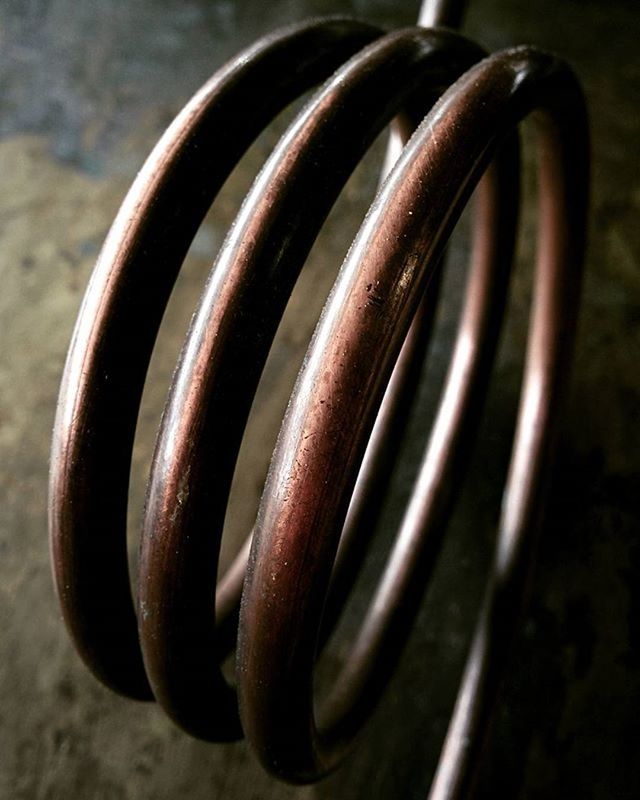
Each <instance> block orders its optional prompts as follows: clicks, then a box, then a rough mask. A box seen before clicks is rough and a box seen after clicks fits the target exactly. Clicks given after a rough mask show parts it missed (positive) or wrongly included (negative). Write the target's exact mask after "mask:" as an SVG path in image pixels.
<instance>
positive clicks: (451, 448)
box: [237, 48, 588, 798]
mask: <svg viewBox="0 0 640 800" xmlns="http://www.w3.org/2000/svg"><path fill="white" fill-rule="evenodd" d="M534 110H538V111H539V112H540V114H539V115H538V116H539V119H540V122H541V125H540V138H541V158H540V182H541V190H540V235H539V255H538V269H537V278H536V286H535V300H534V306H533V315H532V323H531V333H530V338H529V345H528V354H527V361H526V367H525V378H524V386H523V392H522V401H521V407H520V414H519V421H518V427H517V431H516V438H515V444H514V450H513V456H512V463H511V469H510V474H509V479H508V482H507V487H506V491H505V497H504V507H503V515H502V519H501V523H500V533H499V538H498V544H497V550H496V560H495V564H494V569H493V572H492V576H491V581H490V587H489V590H488V593H487V597H486V600H485V605H484V607H483V610H482V613H481V618H480V623H479V628H478V633H477V636H476V639H475V640H474V645H473V648H472V652H471V656H470V662H469V667H468V671H467V674H466V676H465V681H464V684H463V689H462V695H461V698H462V699H461V700H460V703H459V705H458V709H457V711H456V715H455V716H454V721H453V728H452V732H451V733H450V736H449V739H448V743H447V748H446V750H445V758H444V760H443V762H442V768H441V770H440V773H439V776H438V778H437V781H436V784H435V789H434V795H433V796H434V797H438V798H441V797H454V796H459V792H458V790H459V789H460V786H464V785H465V781H466V779H467V778H468V774H469V771H468V769H467V767H468V766H469V765H471V764H472V763H473V757H472V756H473V754H471V753H470V750H471V749H472V748H471V745H473V746H474V747H475V746H476V745H477V742H478V733H479V730H480V729H481V726H480V721H484V717H485V715H486V712H487V709H488V707H489V705H490V700H491V698H492V696H493V689H494V678H495V675H496V667H497V663H498V661H499V657H500V656H501V655H502V653H503V650H504V646H505V642H506V641H507V640H508V635H507V634H508V633H509V632H510V631H511V629H512V626H513V625H512V623H513V618H514V611H515V610H516V609H518V608H519V606H520V599H521V595H522V590H523V586H524V574H525V572H526V568H527V567H528V566H529V562H530V558H529V556H530V554H531V548H532V541H533V537H532V533H533V529H534V522H535V518H536V515H537V513H538V512H539V509H540V503H541V501H542V499H543V486H544V479H545V475H546V472H547V467H548V464H549V457H550V453H551V449H552V441H553V429H554V428H555V424H556V420H557V416H558V410H559V409H558V402H559V398H560V389H561V386H562V384H563V383H564V380H565V377H566V372H567V366H568V363H567V361H568V357H569V354H570V348H571V341H572V337H573V329H574V322H575V317H576V309H577V300H578V290H579V284H580V280H579V279H580V271H581V266H582V257H583V243H584V230H585V212H586V198H587V175H588V147H587V137H586V116H585V111H584V106H583V101H582V95H581V93H580V90H579V87H578V85H577V83H576V81H575V79H574V77H573V75H572V73H571V72H570V71H569V70H568V69H567V68H566V67H565V66H564V65H563V64H562V63H561V62H559V61H557V60H556V59H554V58H552V57H551V56H547V55H545V54H541V53H538V52H536V51H534V50H531V49H527V48H520V49H514V50H510V51H505V52H504V53H501V54H497V55H495V56H491V57H490V58H488V59H486V60H485V61H483V62H482V63H481V64H480V65H478V66H477V67H474V68H472V69H471V70H469V72H468V73H466V74H465V75H464V76H463V77H462V78H461V79H460V80H459V81H458V83H457V84H456V85H455V86H454V87H452V88H451V89H450V90H449V91H448V92H447V93H446V94H445V96H444V97H443V98H442V100H441V101H440V102H439V103H438V104H437V106H436V107H435V108H434V109H433V111H432V112H431V113H430V114H429V115H428V116H427V118H426V119H425V121H424V122H423V123H422V125H421V126H420V129H419V131H418V132H417V133H416V135H414V137H413V138H412V140H411V142H410V143H409V145H408V146H407V148H406V149H405V150H404V152H403V155H402V156H401V159H400V161H399V163H398V165H397V166H396V168H395V169H394V170H393V172H392V173H391V175H390V177H389V178H388V180H387V182H386V183H385V185H384V187H383V189H382V190H381V192H380V194H379V195H378V197H377V199H376V201H375V202H374V205H373V206H372V209H371V211H370V212H369V214H368V215H367V218H366V220H365V222H364V224H363V227H362V228H361V230H360V233H359V234H358V236H357V237H356V240H355V242H354V244H353V246H352V248H351V250H350V253H349V255H348V257H347V260H346V261H345V263H344V265H343V268H342V270H341V273H340V275H339V277H338V280H337V282H336V285H335V286H334V290H333V292H332V295H331V297H330V300H329V302H328V304H327V306H326V307H325V310H324V312H323V316H322V318H321V321H320V323H319V325H318V328H317V330H316V333H315V335H314V339H313V342H312V345H311V347H310V350H309V352H308V354H307V358H306V360H305V366H304V368H303V370H302V372H301V374H300V376H299V378H298V382H297V385H296V388H295V389H294V392H293V395H292V400H291V402H290V405H289V408H288V410H287V415H286V417H285V420H284V423H283V428H282V430H281V433H280V437H279V440H278V445H277V447H276V451H275V453H274V458H273V461H272V464H271V469H270V473H269V478H268V481H267V484H266V486H265V491H264V494H263V498H262V503H261V507H260V511H259V514H258V521H257V525H256V529H255V535H254V542H253V546H252V551H251V556H250V560H249V567H248V572H247V577H246V579H245V588H244V594H243V603H242V613H241V618H240V629H239V641H238V656H237V675H238V682H239V687H238V688H239V697H240V705H241V714H242V720H243V725H244V730H245V734H246V735H247V737H248V738H249V740H250V741H251V743H252V744H253V746H254V748H255V750H256V752H257V753H258V755H259V757H260V759H261V761H262V763H263V764H264V766H265V767H266V768H267V769H268V770H270V771H272V772H273V773H274V774H276V775H278V776H279V777H282V778H285V779H287V780H293V781H302V782H304V781H309V780H313V779H316V778H318V777H319V776H321V775H322V774H324V773H326V772H327V771H328V770H329V769H331V768H332V767H333V766H335V764H336V763H337V762H338V761H339V759H340V758H341V757H342V755H343V753H344V751H345V749H346V748H347V747H348V745H349V744H350V742H351V741H352V738H353V736H354V735H355V733H356V731H357V730H358V728H359V726H360V725H361V723H362V721H363V719H364V718H365V717H366V715H367V714H368V713H369V712H370V710H371V708H372V707H373V705H374V703H375V701H376V700H377V698H378V696H379V694H380V691H381V689H382V687H383V685H384V682H385V680H386V678H387V676H388V673H389V671H390V669H391V667H392V665H393V664H394V663H395V661H396V659H397V654H398V651H399V648H400V645H401V644H402V643H403V641H404V639H405V637H406V633H407V630H408V627H409V624H410V621H411V619H412V617H413V614H414V612H415V609H416V605H417V603H416V600H417V599H418V598H419V596H420V595H421V590H422V589H423V588H424V586H425V585H426V580H425V578H426V577H427V576H428V569H429V567H430V565H431V561H432V556H433V554H434V550H435V546H434V543H433V537H434V536H435V538H436V540H437V539H439V530H440V527H441V526H442V524H443V523H444V521H445V518H446V512H447V509H448V506H449V501H450V499H451V496H452V494H453V491H454V490H455V486H456V483H457V480H458V478H459V473H460V469H461V466H462V464H461V463H460V459H459V456H458V445H460V444H462V442H463V439H464V437H463V435H462V433H461V429H462V424H463V421H464V415H465V414H466V412H468V411H469V406H467V404H466V398H465V394H466V392H467V391H468V387H469V386H470V384H471V381H472V380H473V379H474V378H475V377H477V376H476V375H474V371H473V370H472V369H469V365H470V363H472V362H473V358H474V356H475V357H478V354H477V352H476V350H475V348H476V347H477V344H478V342H477V338H476V336H474V335H473V333H471V335H469V333H470V332H469V331H468V330H465V321H464V320H463V329H462V331H461V336H460V338H459V340H458V346H457V349H456V356H455V358H454V362H453V365H452V370H451V373H450V376H449V383H448V386H447V388H446V390H445V393H444V397H443V403H442V405H441V408H440V412H439V416H438V419H437V421H436V424H435V427H434V431H433V434H432V437H431V441H430V443H429V447H428V448H427V451H426V454H425V459H424V462H423V465H422V468H421V471H420V474H419V476H418V480H417V483H416V487H415V493H414V496H413V498H412V500H411V502H410V504H409V507H408V509H407V513H406V516H405V519H404V521H403V524H402V526H401V529H400V532H399V535H398V539H397V542H396V546H395V549H394V551H393V552H392V555H391V558H390V561H389V564H388V567H387V570H386V572H385V574H384V576H383V578H382V581H381V583H380V586H379V589H378V592H377V594H376V596H375V597H374V600H373V601H372V604H371V607H370V611H369V613H368V615H367V618H366V619H365V622H364V625H363V628H362V632H361V634H360V636H359V637H358V639H357V640H356V642H355V644H354V646H353V649H352V653H351V656H350V658H349V660H348V663H347V665H346V667H345V668H344V670H343V673H342V674H341V675H340V677H339V678H338V680H337V682H336V688H335V691H334V693H333V695H332V696H331V697H330V698H329V701H328V704H327V706H326V707H325V709H324V713H323V717H322V720H323V722H322V726H321V727H320V728H319V729H318V728H317V727H316V722H315V714H314V709H313V697H312V683H313V682H312V673H313V666H314V660H315V651H316V639H317V634H318V630H319V626H320V621H321V616H322V608H323V599H324V597H325V595H326V587H327V584H328V580H329V575H330V571H331V564H332V562H333V558H334V555H335V551H336V547H337V543H338V538H339V533H340V528H341V525H342V520H343V518H344V513H345V508H346V503H347V501H348V497H349V494H350V492H351V490H352V487H353V483H354V480H355V475H356V474H357V470H358V466H359V462H360V459H361V457H362V452H363V449H364V446H365V443H366V439H367V436H368V433H369V430H370V428H371V424H372V421H373V418H374V415H375V411H376V407H377V404H378V402H379V399H380V397H381V393H382V391H383V389H384V385H385V382H386V379H387V376H388V375H389V372H390V368H391V365H392V363H393V359H394V356H395V354H396V353H397V351H398V348H399V347H400V343H401V341H402V337H403V335H404V332H405V331H406V329H407V326H408V324H409V321H410V319H411V315H412V313H413V311H414V309H415V307H416V304H417V302H418V300H419V298H420V296H421V295H422V294H423V292H424V291H425V288H427V290H428V282H429V279H430V277H431V275H432V273H433V271H434V269H435V268H436V265H437V264H438V262H439V257H440V255H441V252H442V247H443V246H444V243H445V241H446V239H447V237H448V235H449V233H450V231H451V228H452V226H453V224H454V222H455V220H456V219H457V217H458V215H459V213H460V211H461V209H462V207H463V205H464V203H465V202H466V199H467V197H468V195H469V193H470V191H471V189H472V188H473V186H474V185H475V182H476V181H477V180H478V177H479V176H480V174H481V173H482V171H483V170H484V169H485V167H486V165H487V162H488V159H489V158H490V157H491V155H492V154H493V152H494V151H495V148H496V146H497V145H499V144H500V142H501V141H502V140H503V138H504V137H505V135H506V134H507V132H508V131H510V130H511V129H512V128H513V127H514V126H515V125H516V124H517V123H518V122H519V121H520V119H522V118H523V117H524V116H525V115H527V114H528V113H530V112H531V111H534ZM477 289H480V291H485V287H484V286H482V285H481V284H476V285H475V286H473V288H472V290H471V293H470V295H469V300H468V303H469V304H473V303H474V302H477V298H474V292H475V291H476V290H477ZM468 307H469V306H468Z"/></svg>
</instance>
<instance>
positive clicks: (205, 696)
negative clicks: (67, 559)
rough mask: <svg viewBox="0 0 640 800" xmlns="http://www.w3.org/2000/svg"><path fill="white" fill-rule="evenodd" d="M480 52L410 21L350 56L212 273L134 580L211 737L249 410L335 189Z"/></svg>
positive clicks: (248, 205) (182, 716) (267, 173)
mask: <svg viewBox="0 0 640 800" xmlns="http://www.w3.org/2000/svg"><path fill="white" fill-rule="evenodd" d="M479 56H480V51H479V50H478V48H477V47H476V46H475V45H471V44H469V43H468V42H466V41H465V40H464V39H462V38H461V37H459V36H457V35H456V34H453V33H449V32H446V31H442V32H439V31H428V30H423V29H410V30H408V31H399V32H396V33H393V34H389V35H388V36H386V37H384V38H383V39H381V40H380V41H378V42H375V43H374V44H372V45H370V46H369V47H367V48H366V49H365V50H363V51H362V52H361V53H360V54H358V55H357V56H356V57H354V58H353V59H352V60H351V61H350V62H349V63H348V64H347V65H345V66H344V67H342V68H341V69H340V70H338V71H337V72H336V74H335V75H334V76H333V77H332V78H331V79H330V80H329V81H328V82H327V84H326V85H325V87H324V88H323V89H322V90H321V91H320V92H319V93H318V95H317V96H316V97H314V98H313V99H312V101H311V102H310V103H309V105H308V106H307V107H306V108H305V109H304V110H303V111H302V112H301V114H300V116H299V117H298V119H297V120H296V121H295V122H294V123H293V124H292V125H291V127H290V129H289V131H288V132H287V133H286V134H285V135H284V136H283V138H282V139H281V141H280V143H279V144H278V146H277V147H276V149H275V151H274V153H273V154H272V156H271V157H270V159H269V160H268V162H267V164H266V165H265V167H264V168H263V170H262V172H261V174H260V176H259V177H258V179H257V181H256V182H255V184H254V186H253V187H252V189H251V191H250V192H249V194H248V196H247V198H246V199H245V202H244V203H243V207H242V210H241V212H240V215H239V217H238V219H236V221H235V223H234V225H233V226H232V228H231V230H230V233H229V236H228V237H227V240H226V241H225V243H224V244H223V246H222V249H221V251H220V254H219V256H218V259H217V261H216V263H215V264H214V267H213V269H212V271H211V276H210V279H209V282H208V284H207V287H206V289H205V291H204V294H203V296H202V300H201V303H200V307H199V308H198V310H197V312H196V314H195V316H194V319H193V322H192V325H191V328H190V331H189V333H188V335H187V341H186V344H185V347H184V349H183V352H182V354H181V356H180V360H179V364H178V368H177V370H176V373H175V376H174V379H173V384H172V389H171V393H170V396H169V399H168V401H167V406H166V409H165V413H164V417H163V421H162V426H161V430H160V433H159V435H158V442H157V447H156V452H155V454H154V459H153V465H152V470H151V478H150V481H149V489H148V496H147V503H146V513H145V520H144V525H143V536H142V547H141V562H140V581H139V585H140V608H141V616H140V637H141V643H142V648H143V652H144V656H145V664H146V667H147V673H148V675H149V679H150V681H151V685H152V687H153V690H154V694H155V696H156V698H157V699H158V701H159V702H160V703H161V704H162V705H163V707H164V708H165V709H166V710H167V712H168V713H169V714H170V715H171V717H172V718H173V719H174V720H176V721H177V722H179V723H180V724H181V725H182V726H183V727H185V728H186V729H188V730H189V731H191V732H192V733H195V734H196V735H198V736H201V737H203V738H215V737H216V728H215V725H216V722H215V720H216V717H217V716H218V714H219V711H218V707H219V705H220V703H221V697H227V698H229V699H228V702H229V704H230V705H231V706H232V707H235V697H234V696H232V695H231V692H229V691H228V690H227V689H226V684H225V683H224V681H223V678H222V676H221V674H220V669H219V667H218V663H219V658H220V653H219V646H218V644H217V641H216V635H215V630H214V628H213V626H212V624H211V619H212V616H213V593H212V587H213V586H214V585H215V576H216V570H217V562H218V551H219V546H220V535H221V533H222V526H223V522H224V513H225V510H226V506H227V501H228V494H229V489H230V485H231V478H232V476H233V469H234V467H235V461H236V456H237V453H238V449H239V447H240V442H241V438H242V433H243V430H244V426H245V422H246V418H247V415H248V412H249V409H250V406H251V402H252V400H253V397H254V393H255V389H256V386H257V383H258V380H259V377H260V374H261V372H262V368H263V365H264V362H265V360H266V357H267V354H268V352H269V348H270V346H271V342H272V340H273V336H274V335H275V332H276V328H277V325H278V323H279V321H280V318H281V316H282V313H283V312H284V308H285V305H286V302H287V300H288V299H289V296H290V293H291V290H292V289H293V285H294V282H295V280H296V278H297V276H298V274H299V272H300V269H301V267H302V265H303V264H304V260H305V258H306V255H307V253H308V251H309V249H310V247H311V245H312V243H313V240H314V239H315V236H316V234H317V232H318V231H319V229H320V226H321V225H322V222H323V221H324V219H325V217H326V214H327V213H328V212H329V210H330V208H331V205H332V204H333V202H334V200H335V198H336V196H337V194H338V192H339V190H340V189H341V188H342V185H343V184H344V183H345V182H346V179H347V177H348V176H349V174H350V173H351V171H352V170H353V169H354V168H355V166H356V164H357V163H358V161H359V160H360V158H361V157H362V155H363V154H364V152H365V151H366V149H367V147H368V145H369V144H370V143H371V142H372V141H373V140H374V138H375V136H376V135H377V134H378V133H379V132H380V131H381V130H382V128H383V127H384V125H385V124H386V123H388V122H389V121H390V119H391V118H392V117H393V115H394V114H396V113H397V112H398V111H399V110H400V109H401V107H402V105H403V104H406V103H407V102H410V101H412V100H413V101H418V100H420V102H422V103H423V104H424V106H423V107H424V110H425V111H426V110H427V109H428V108H429V106H430V104H431V102H433V100H434V99H435V96H437V93H439V91H440V90H441V87H442V86H443V85H446V84H448V83H450V82H451V81H452V80H453V79H455V78H456V77H457V76H458V75H460V74H461V73H462V72H463V71H464V70H465V69H466V68H467V67H468V66H469V65H470V64H471V63H473V62H474V61H476V60H477V59H478V57H479ZM398 87H401V91H399V89H398ZM176 654H179V656H178V657H177V655H176ZM223 687H224V688H223Z"/></svg>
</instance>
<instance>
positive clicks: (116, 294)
mask: <svg viewBox="0 0 640 800" xmlns="http://www.w3.org/2000/svg"><path fill="white" fill-rule="evenodd" d="M378 35H380V31H378V30H377V29H376V28H374V27H373V26H370V25H365V24H361V23H357V22H354V21H351V20H344V19H337V18H336V19H328V20H312V21H310V22H308V23H304V24H302V25H296V26H292V27H291V28H289V29H286V30H284V31H281V32H278V33H276V34H273V35H270V36H267V37H265V38H264V39H262V40H260V42H258V43H257V44H255V45H254V46H252V47H250V48H249V49H248V50H246V51H244V52H243V53H241V54H240V55H239V56H238V57H237V58H235V59H234V60H233V61H231V62H230V63H229V64H227V65H226V66H225V67H223V68H222V69H221V70H220V71H219V72H217V73H216V74H215V75H214V76H213V78H211V80H210V81H209V82H208V83H207V84H205V85H204V86H203V87H202V89H201V90H200V91H199V92H198V93H197V94H196V95H195V96H194V97H193V99H192V100H191V101H190V102H189V103H188V104H187V106H186V107H185V108H184V110H183V111H182V113H181V114H180V115H179V116H178V117H177V118H176V120H175V121H174V122H173V124H172V125H171V126H170V127H169V129H168V130H167V132H166V133H165V135H164V136H163V137H162V139H161V140H160V142H159V143H158V145H157V146H156V148H155V149H154V151H153V152H152V154H151V155H150V157H149V159H148V160H147V162H146V164H145V165H144V167H143V169H142V170H141V172H140V174H139V175H138V177H137V179H136V181H135V183H134V184H133V186H132V188H131V190H130V191H129V193H128V195H127V197H126V199H125V201H124V203H123V205H122V207H121V209H120V211H119V213H118V215H117V217H116V219H115V221H114V224H113V226H112V228H111V231H110V232H109V236H108V238H107V240H106V242H105V244H104V247H103V250H102V252H101V254H100V258H99V260H98V263H97V265H96V268H95V270H94V273H93V275H92V278H91V282H90V285H89V287H88V289H87V293H86V295H85V298H84V302H83V304H82V308H81V310H80V315H79V318H78V321H77V323H76V328H75V331H74V334H73V339H72V342H71V347H70V350H69V354H68V357H67V363H66V366H65V371H64V376H63V379H62V386H61V390H60V397H59V401H58V409H57V415H56V422H55V427H54V433H53V445H52V453H51V472H50V489H49V527H50V537H51V551H52V562H53V569H54V577H55V583H56V589H57V592H58V597H59V599H60V603H61V606H62V611H63V615H64V619H65V622H66V624H67V627H68V629H69V631H70V633H71V636H72V638H73V640H74V642H75V645H76V647H77V649H78V651H79V652H80V654H81V656H82V658H83V659H84V661H85V663H86V664H87V665H88V666H89V668H90V669H91V670H92V671H93V673H94V674H95V675H96V676H97V677H98V678H99V679H100V680H101V681H102V682H103V683H105V684H107V685H108V686H110V687H111V688H113V689H115V690H116V691H118V692H121V693H122V694H125V695H129V696H131V697H135V698H138V699H147V698H148V699H150V698H151V697H152V695H151V691H150V689H149V686H148V682H147V678H146V674H145V671H144V667H143V664H142V657H141V653H140V647H139V644H138V632H137V622H136V615H135V612H134V608H133V604H132V601H131V590H130V585H129V575H128V568H127V554H126V508H127V490H128V485H129V470H130V464H131V451H132V447H133V436H134V432H135V425H136V419H137V414H138V408H139V405H140V397H141V394H142V388H143V384H144V377H145V373H146V370H147V366H148V363H149V358H150V356H151V351H152V348H153V344H154V341H155V338H156V333H157V329H158V326H159V324H160V320H161V318H162V313H163V311H164V309H165V307H166V303H167V301H168V297H169V294H170V292H171V289H172V287H173V284H174V281H175V278H176V276H177V273H178V271H179V269H180V266H181V264H182V261H183V259H184V256H185V254H186V252H187V249H188V247H189V244H190V243H191V241H192V239H193V237H194V235H195V233H196V231H197V229H198V226H199V224H200V222H201V221H202V219H203V217H204V215H205V213H206V212H207V210H208V208H209V206H210V205H211V203H212V202H213V199H214V197H215V195H216V193H217V192H218V190H219V188H220V186H221V185H222V184H223V183H224V181H225V179H226V178H227V176H228V175H229V173H230V172H231V170H232V169H233V167H234V165H235V164H236V163H237V161H238V160H239V158H240V157H241V155H242V154H243V153H244V151H245V150H246V149H247V147H248V146H249V145H250V143H251V142H252V141H253V139H254V138H255V137H256V136H257V135H258V133H260V131H262V129H263V128H264V127H265V126H266V125H267V124H268V123H269V121H270V120H271V119H272V118H273V117H274V116H275V115H276V114H277V113H278V112H279V111H280V110H281V109H282V108H284V107H285V106H286V105H287V104H288V103H289V102H291V101H292V100H293V99H295V98H296V97H297V96H298V95H299V94H301V93H302V92H304V91H305V90H307V89H309V88H310V87H312V86H313V85H314V84H316V83H318V82H320V81H322V80H323V79H324V78H326V77H327V76H328V75H330V74H331V72H333V70H334V69H335V68H336V67H337V66H338V65H339V64H340V63H342V62H343V61H344V60H345V58H348V57H349V56H350V55H351V54H352V53H353V52H355V51H357V50H359V49H360V48H361V47H362V46H363V45H364V44H366V43H367V42H369V41H371V40H372V39H374V38H375V37H376V36H378ZM292 63H295V64H296V69H291V64H292Z"/></svg>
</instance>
